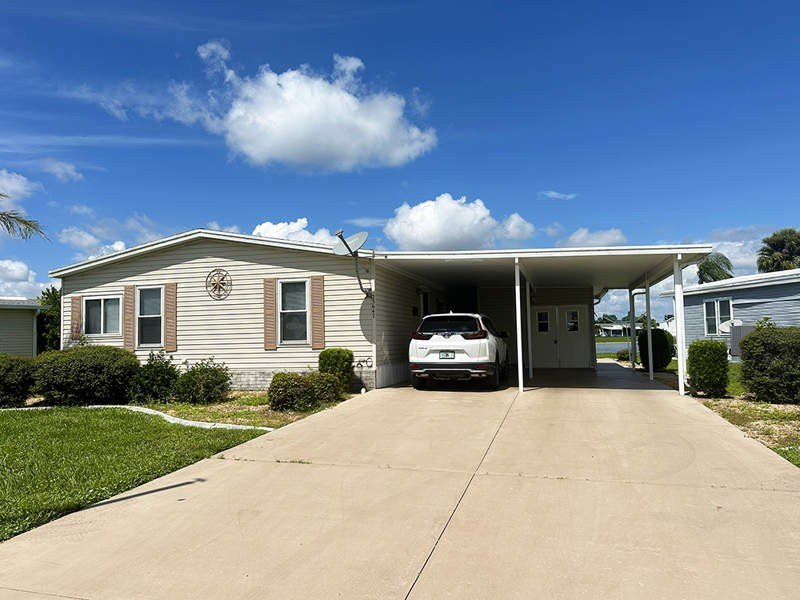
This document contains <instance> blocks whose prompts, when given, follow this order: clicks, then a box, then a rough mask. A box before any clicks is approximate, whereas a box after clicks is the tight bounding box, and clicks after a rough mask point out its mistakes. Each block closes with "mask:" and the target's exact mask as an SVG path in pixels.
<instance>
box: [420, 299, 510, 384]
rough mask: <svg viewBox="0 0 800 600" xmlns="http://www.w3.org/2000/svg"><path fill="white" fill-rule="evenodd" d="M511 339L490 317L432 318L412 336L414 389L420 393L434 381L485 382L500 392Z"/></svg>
mask: <svg viewBox="0 0 800 600" xmlns="http://www.w3.org/2000/svg"><path fill="white" fill-rule="evenodd" d="M507 337H508V334H507V333H506V332H504V331H500V332H498V331H495V328H494V325H493V324H492V321H491V319H489V317H487V316H486V315H478V314H472V313H445V314H439V315H428V316H427V317H425V318H424V319H422V322H421V323H420V324H419V327H417V329H416V330H415V331H414V333H413V334H412V335H411V344H410V345H409V348H408V362H409V369H410V370H411V380H412V383H413V384H414V387H415V388H417V389H420V388H422V387H424V386H425V383H426V382H427V381H428V380H430V379H448V380H455V379H458V380H467V379H481V380H483V381H485V382H486V383H488V384H489V386H490V387H492V388H494V389H497V388H498V387H500V378H501V377H502V376H504V375H505V374H506V371H507V370H508V369H507V368H508V348H507V346H506V342H505V338H507Z"/></svg>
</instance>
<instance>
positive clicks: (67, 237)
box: [58, 227, 100, 250]
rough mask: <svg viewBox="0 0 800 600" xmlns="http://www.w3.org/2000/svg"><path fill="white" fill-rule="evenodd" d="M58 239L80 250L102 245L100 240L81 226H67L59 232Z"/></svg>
mask: <svg viewBox="0 0 800 600" xmlns="http://www.w3.org/2000/svg"><path fill="white" fill-rule="evenodd" d="M58 241H59V242H61V243H62V244H67V245H69V246H72V247H73V248H77V249H79V250H89V249H91V248H96V247H98V246H100V240H99V239H98V238H97V237H96V236H94V235H92V234H91V233H89V232H88V231H86V230H85V229H81V228H79V227H67V228H65V229H62V230H61V231H59V232H58Z"/></svg>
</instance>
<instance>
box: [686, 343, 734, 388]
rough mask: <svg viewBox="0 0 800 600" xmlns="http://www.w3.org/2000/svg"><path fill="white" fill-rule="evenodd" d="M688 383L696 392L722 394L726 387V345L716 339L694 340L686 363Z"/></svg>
mask: <svg viewBox="0 0 800 600" xmlns="http://www.w3.org/2000/svg"><path fill="white" fill-rule="evenodd" d="M686 371H687V374H688V375H689V384H690V385H691V386H692V389H693V390H694V391H696V392H701V393H703V394H706V395H708V396H715V397H721V396H724V395H725V393H726V390H727V389H728V346H727V344H725V342H721V341H718V340H695V341H694V342H692V343H691V344H690V345H689V356H688V359H687V363H686Z"/></svg>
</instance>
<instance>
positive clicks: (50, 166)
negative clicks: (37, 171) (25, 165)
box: [40, 158, 83, 181]
mask: <svg viewBox="0 0 800 600" xmlns="http://www.w3.org/2000/svg"><path fill="white" fill-rule="evenodd" d="M40 165H41V168H42V171H44V172H45V173H50V175H52V176H53V177H55V178H56V179H58V180H59V181H80V180H81V179H83V175H82V174H81V173H79V172H78V169H77V168H76V167H75V165H73V164H72V163H68V162H64V161H61V160H56V159H55V158H45V159H44V160H42V161H41V163H40Z"/></svg>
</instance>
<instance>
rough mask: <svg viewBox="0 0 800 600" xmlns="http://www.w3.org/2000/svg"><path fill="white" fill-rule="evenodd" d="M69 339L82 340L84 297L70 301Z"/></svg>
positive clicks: (75, 297) (74, 297)
mask: <svg viewBox="0 0 800 600" xmlns="http://www.w3.org/2000/svg"><path fill="white" fill-rule="evenodd" d="M69 322H70V328H69V339H71V340H77V339H80V337H81V334H82V333H83V296H72V297H71V298H70V299H69Z"/></svg>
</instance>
